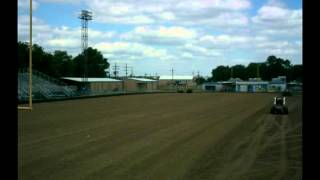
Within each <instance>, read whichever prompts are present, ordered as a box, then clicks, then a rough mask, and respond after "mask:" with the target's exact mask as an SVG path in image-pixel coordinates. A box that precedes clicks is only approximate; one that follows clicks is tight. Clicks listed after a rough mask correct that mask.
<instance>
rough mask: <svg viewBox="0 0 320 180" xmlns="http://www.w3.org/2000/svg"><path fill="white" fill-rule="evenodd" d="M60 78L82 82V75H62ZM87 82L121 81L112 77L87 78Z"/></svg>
mask: <svg viewBox="0 0 320 180" xmlns="http://www.w3.org/2000/svg"><path fill="white" fill-rule="evenodd" d="M61 79H66V80H70V81H76V82H82V81H83V78H82V77H62V78H61ZM87 82H121V80H118V79H112V78H87Z"/></svg>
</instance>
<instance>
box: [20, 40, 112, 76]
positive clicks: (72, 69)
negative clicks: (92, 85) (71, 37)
mask: <svg viewBox="0 0 320 180" xmlns="http://www.w3.org/2000/svg"><path fill="white" fill-rule="evenodd" d="M85 55H87V77H106V72H105V69H107V68H109V63H108V59H107V58H104V57H103V55H102V53H101V52H99V51H98V50H97V49H93V48H91V47H89V48H87V49H86V50H85V51H84V52H82V53H80V54H78V55H77V56H75V57H72V56H71V55H69V54H68V53H67V52H66V51H60V50H56V51H54V52H53V53H52V54H51V53H48V52H45V51H44V50H43V48H42V47H41V46H39V45H37V44H33V45H32V67H33V69H35V70H38V71H40V72H43V73H45V74H47V75H49V76H52V77H55V78H60V77H82V76H83V73H84V68H85V66H84V62H85ZM27 67H29V44H28V43H26V42H18V68H19V69H21V68H27Z"/></svg>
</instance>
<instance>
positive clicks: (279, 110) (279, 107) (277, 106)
mask: <svg viewBox="0 0 320 180" xmlns="http://www.w3.org/2000/svg"><path fill="white" fill-rule="evenodd" d="M270 113H271V114H288V107H287V106H286V97H279V96H277V97H275V98H274V101H273V106H272V108H271V111H270Z"/></svg>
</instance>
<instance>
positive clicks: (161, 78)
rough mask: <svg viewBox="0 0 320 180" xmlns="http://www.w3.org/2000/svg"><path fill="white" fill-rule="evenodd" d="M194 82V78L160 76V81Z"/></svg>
mask: <svg viewBox="0 0 320 180" xmlns="http://www.w3.org/2000/svg"><path fill="white" fill-rule="evenodd" d="M172 79H173V80H192V79H193V76H175V75H174V76H173V78H172V76H160V80H172Z"/></svg>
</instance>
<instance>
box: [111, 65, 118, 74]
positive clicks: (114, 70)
mask: <svg viewBox="0 0 320 180" xmlns="http://www.w3.org/2000/svg"><path fill="white" fill-rule="evenodd" d="M112 68H113V75H114V77H117V75H118V73H119V66H117V63H115V64H114V66H112Z"/></svg>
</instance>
